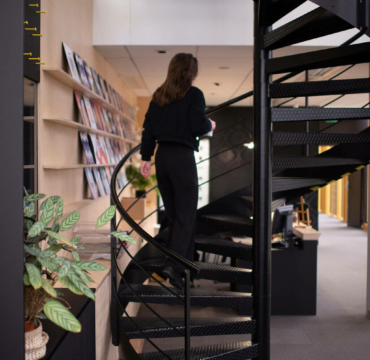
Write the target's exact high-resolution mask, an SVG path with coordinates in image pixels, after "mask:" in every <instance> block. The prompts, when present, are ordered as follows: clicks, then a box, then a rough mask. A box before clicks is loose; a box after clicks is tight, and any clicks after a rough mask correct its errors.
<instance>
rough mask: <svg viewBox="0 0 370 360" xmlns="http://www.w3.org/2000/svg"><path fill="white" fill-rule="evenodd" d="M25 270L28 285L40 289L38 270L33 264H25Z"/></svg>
mask: <svg viewBox="0 0 370 360" xmlns="http://www.w3.org/2000/svg"><path fill="white" fill-rule="evenodd" d="M26 269H27V272H28V275H29V277H30V283H31V285H32V286H33V287H34V289H40V287H41V273H40V270H39V269H38V268H37V267H36V266H35V265H33V264H29V263H26Z"/></svg>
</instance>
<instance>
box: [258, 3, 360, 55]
mask: <svg viewBox="0 0 370 360" xmlns="http://www.w3.org/2000/svg"><path fill="white" fill-rule="evenodd" d="M352 28H353V26H352V25H351V24H349V23H347V22H346V21H344V20H343V19H341V18H339V17H338V16H336V15H334V14H332V13H331V12H330V11H327V10H325V9H323V8H317V9H315V10H313V11H310V12H309V13H307V14H305V15H303V16H301V17H299V18H298V19H295V20H293V21H291V22H289V23H287V24H285V25H283V26H280V27H279V28H277V29H275V30H272V31H271V32H269V33H267V34H266V35H265V36H264V39H263V40H264V48H265V49H269V50H274V49H278V48H282V47H285V46H289V45H293V44H298V43H300V42H303V41H307V40H312V39H316V38H319V37H322V36H326V35H330V34H335V33H337V32H340V31H344V30H348V29H352Z"/></svg>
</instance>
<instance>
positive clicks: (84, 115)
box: [74, 91, 90, 126]
mask: <svg viewBox="0 0 370 360" xmlns="http://www.w3.org/2000/svg"><path fill="white" fill-rule="evenodd" d="M74 94H75V99H76V103H77V107H78V110H79V114H80V119H82V124H84V125H86V126H90V121H89V117H88V115H87V112H86V108H85V103H84V101H83V98H82V94H80V93H79V92H77V91H74Z"/></svg>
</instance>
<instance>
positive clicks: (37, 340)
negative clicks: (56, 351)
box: [25, 321, 49, 360]
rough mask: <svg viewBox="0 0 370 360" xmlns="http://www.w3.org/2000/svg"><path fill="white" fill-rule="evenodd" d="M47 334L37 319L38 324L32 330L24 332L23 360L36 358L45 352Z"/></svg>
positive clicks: (36, 359)
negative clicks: (24, 351)
mask: <svg viewBox="0 0 370 360" xmlns="http://www.w3.org/2000/svg"><path fill="white" fill-rule="evenodd" d="M48 341H49V336H48V334H46V333H45V332H43V331H42V324H41V322H40V321H38V326H37V328H35V329H34V330H31V331H27V332H26V333H25V350H26V353H25V360H38V359H41V358H43V357H44V356H45V354H46V344H47V342H48Z"/></svg>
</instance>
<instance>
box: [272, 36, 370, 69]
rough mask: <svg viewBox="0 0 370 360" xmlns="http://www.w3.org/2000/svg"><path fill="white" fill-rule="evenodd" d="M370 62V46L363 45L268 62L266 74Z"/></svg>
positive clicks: (285, 57) (291, 56) (280, 58)
mask: <svg viewBox="0 0 370 360" xmlns="http://www.w3.org/2000/svg"><path fill="white" fill-rule="evenodd" d="M369 61H370V44H369V43H363V44H357V45H350V46H342V47H336V48H331V49H325V50H318V51H310V52H306V53H303V54H296V55H290V56H282V57H277V58H273V59H270V60H267V62H266V72H267V73H270V74H279V73H280V74H281V73H286V72H296V71H304V70H311V69H321V68H328V67H334V66H344V65H352V64H362V63H367V62H369Z"/></svg>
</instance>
